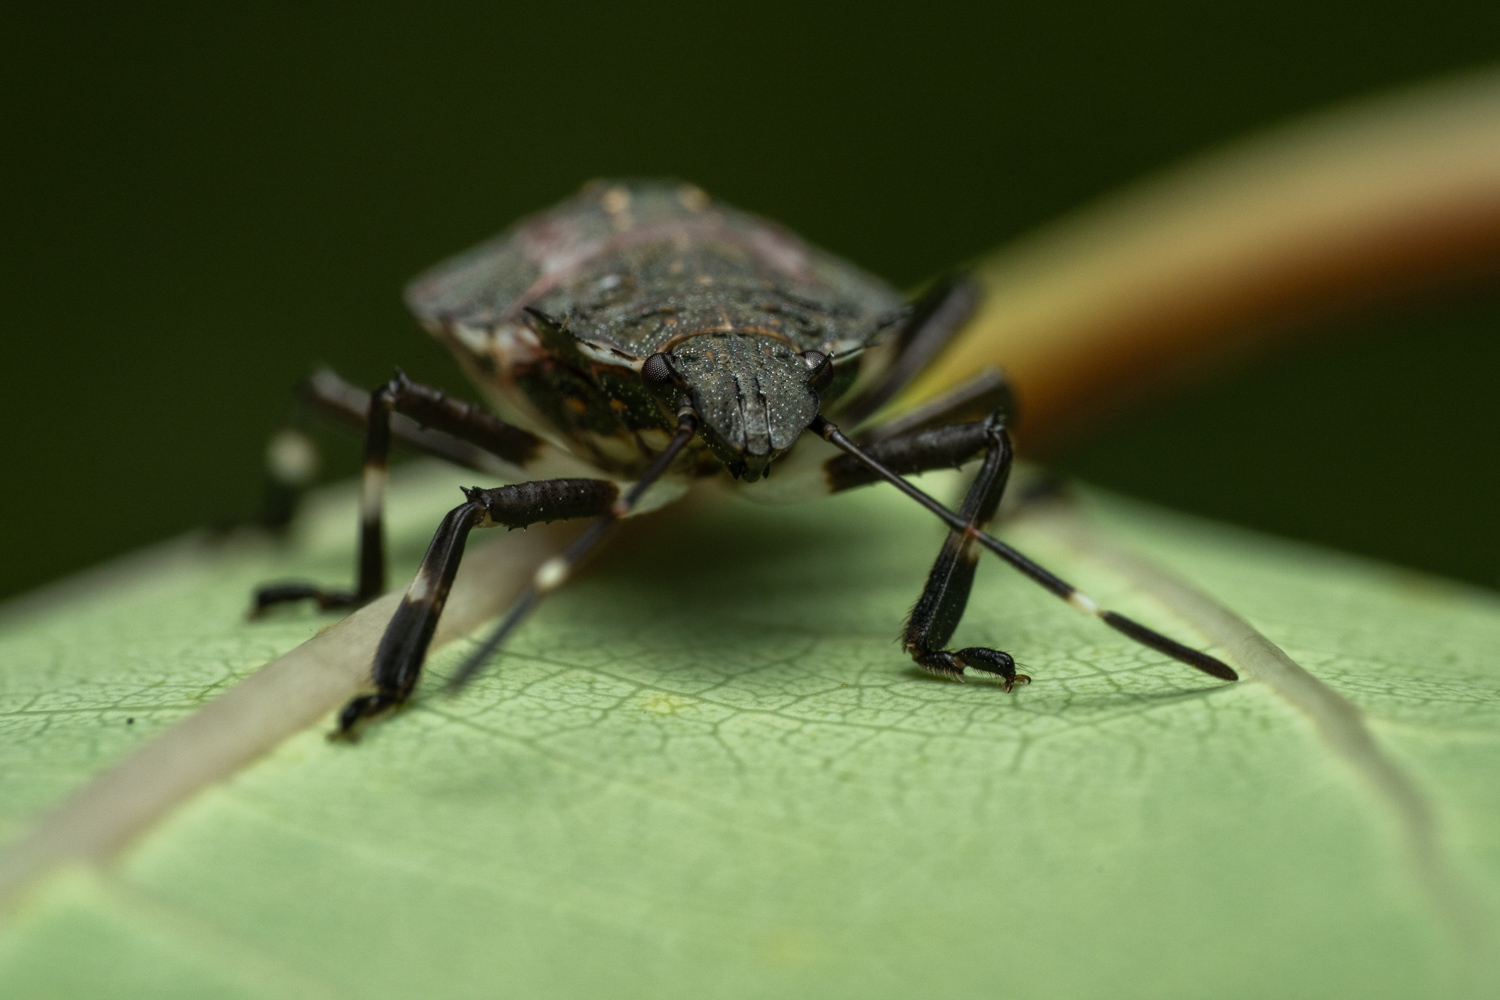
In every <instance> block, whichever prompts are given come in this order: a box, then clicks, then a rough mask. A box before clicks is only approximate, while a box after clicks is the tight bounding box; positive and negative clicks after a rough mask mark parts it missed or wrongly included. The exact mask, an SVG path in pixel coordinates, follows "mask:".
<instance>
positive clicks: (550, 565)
mask: <svg viewBox="0 0 1500 1000" xmlns="http://www.w3.org/2000/svg"><path fill="white" fill-rule="evenodd" d="M697 432H698V417H697V414H695V413H693V411H692V410H684V411H683V412H682V413H680V414H679V415H678V418H677V435H676V437H674V438H672V440H671V441H670V442H669V443H668V444H667V446H666V448H664V449H663V450H662V452H661V454H659V455H657V456H656V458H655V459H654V460H653V461H652V462H651V465H650V466H648V467H647V469H646V471H645V472H644V473H642V474H641V478H640V479H638V480H636V483H635V485H634V486H632V487H631V488H630V490H629V491H627V492H626V494H625V495H624V496H622V497H621V498H620V499H618V500H616V501H615V503H614V507H613V508H612V509H611V510H610V512H609V513H608V514H605V515H603V516H602V517H599V518H596V519H595V520H594V523H593V524H590V525H589V526H588V527H587V528H585V529H584V532H583V534H581V535H579V536H578V537H577V538H575V539H574V540H573V543H572V544H571V545H569V546H568V547H567V548H566V549H564V550H563V551H562V552H561V553H559V554H558V555H555V556H553V557H552V558H551V559H548V560H547V561H546V562H544V563H542V565H541V566H539V567H537V571H536V574H535V575H534V576H532V578H531V584H530V585H529V586H527V588H526V589H525V590H523V591H522V592H521V594H520V596H518V597H517V598H516V599H515V601H514V602H513V603H512V604H511V606H510V608H509V609H508V610H507V611H506V612H505V617H504V618H502V619H501V620H500V624H499V625H497V626H495V630H494V631H493V632H491V633H490V635H489V637H488V638H487V639H485V640H484V642H483V643H482V644H481V645H480V647H479V648H478V649H477V650H475V651H474V653H473V654H472V655H471V656H470V657H469V658H468V659H467V660H465V661H464V662H463V665H462V666H460V667H459V668H458V672H457V673H455V674H454V675H453V677H452V678H451V679H450V680H449V681H448V684H447V685H446V687H445V689H444V690H446V691H448V692H449V693H452V692H455V691H458V690H459V689H460V688H462V687H463V686H464V685H466V684H468V683H469V681H471V680H473V679H474V675H475V674H477V673H478V672H479V669H480V668H481V667H482V666H484V661H485V660H487V659H489V658H490V656H491V655H493V654H494V652H495V650H497V649H499V648H500V645H501V643H503V642H505V639H506V637H507V636H509V635H510V633H511V632H512V631H513V630H514V629H515V627H516V626H517V625H519V624H521V622H522V621H523V620H524V619H525V618H526V616H527V615H528V614H530V613H531V610H532V609H533V608H535V607H536V606H537V604H539V603H540V602H541V599H542V597H543V595H545V594H546V593H547V592H548V591H551V590H555V589H557V588H558V587H559V586H561V585H562V584H563V582H564V581H566V580H567V579H568V577H569V576H571V575H572V574H573V571H574V570H575V569H577V568H578V566H579V564H580V563H582V562H583V560H584V559H586V558H588V556H589V554H590V553H591V552H592V551H593V550H594V548H595V546H597V545H598V544H599V542H600V541H601V540H603V538H604V536H605V535H607V534H609V530H610V529H611V528H613V527H614V526H615V524H616V523H617V522H618V521H619V520H620V519H621V518H623V517H625V516H626V515H628V514H629V513H630V512H631V510H632V509H634V507H635V505H636V504H637V503H639V502H640V499H641V497H643V496H645V494H646V491H647V490H648V489H650V488H651V486H652V484H653V483H655V482H656V481H657V480H658V479H660V478H661V477H662V475H663V474H664V473H665V472H666V471H667V469H669V468H670V467H671V465H672V462H673V460H674V459H676V458H677V456H678V454H679V453H681V451H682V449H684V448H686V447H687V445H688V442H690V441H692V440H693V435H694V434H696V433H697Z"/></svg>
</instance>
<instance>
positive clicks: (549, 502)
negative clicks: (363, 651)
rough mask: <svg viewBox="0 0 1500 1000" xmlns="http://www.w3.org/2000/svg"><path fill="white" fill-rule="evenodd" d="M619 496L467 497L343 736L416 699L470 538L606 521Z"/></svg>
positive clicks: (351, 706)
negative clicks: (502, 530)
mask: <svg viewBox="0 0 1500 1000" xmlns="http://www.w3.org/2000/svg"><path fill="white" fill-rule="evenodd" d="M619 495H620V488H619V486H618V485H617V484H615V483H612V482H609V481H608V480H603V479H549V480H543V481H540V482H534V483H519V484H517V485H514V486H500V487H497V488H495V489H489V490H485V489H478V488H475V489H468V490H464V496H465V498H466V499H465V501H464V503H462V504H460V505H459V506H457V507H455V508H453V510H451V511H449V512H448V515H447V516H446V517H444V518H443V522H442V524H440V525H439V526H438V529H437V532H436V533H435V534H434V535H433V536H432V542H431V544H430V545H428V547H427V554H426V555H425V556H423V557H422V565H421V566H420V567H419V568H418V569H417V575H416V576H415V577H414V578H413V579H412V582H411V585H410V586H408V587H407V588H406V594H405V595H404V596H403V597H402V598H401V603H400V604H399V605H398V606H397V608H396V613H395V615H394V616H393V617H392V618H391V622H390V624H389V625H387V626H386V630H385V634H384V635H383V636H381V639H380V645H379V647H377V649H376V651H375V663H374V666H373V667H372V669H371V676H372V678H373V679H374V681H375V688H376V690H375V693H373V694H368V695H362V696H360V697H358V698H355V699H354V700H352V701H350V702H349V703H348V704H347V705H345V706H344V709H343V711H342V712H340V713H339V732H340V733H347V732H349V731H350V729H352V728H353V727H354V726H355V725H356V724H357V723H358V722H359V721H360V720H361V719H364V718H367V717H369V716H372V715H378V714H380V713H382V712H385V711H388V710H390V709H392V708H395V707H396V706H398V705H400V704H401V703H402V702H404V701H406V699H407V698H408V697H409V696H410V695H411V692H412V688H413V687H415V686H416V683H417V679H418V678H419V677H420V676H421V674H422V661H423V660H424V659H425V658H426V654H427V646H428V645H429V644H430V643H431V642H432V634H433V632H434V630H436V628H437V623H438V618H439V617H440V616H441V615H442V613H443V605H444V604H445V603H446V602H447V600H448V591H449V590H450V589H451V588H452V586H453V578H454V575H455V574H457V572H458V564H459V561H460V560H461V559H462V557H463V551H464V544H465V543H466V542H467V541H468V538H469V532H470V531H472V530H473V529H474V528H490V527H495V526H497V525H505V526H506V527H508V528H523V527H525V526H527V525H529V524H536V523H537V522H539V521H560V520H571V519H574V518H580V517H594V516H597V515H600V514H608V513H609V512H610V511H611V510H613V509H614V507H615V505H616V504H617V503H618V500H619Z"/></svg>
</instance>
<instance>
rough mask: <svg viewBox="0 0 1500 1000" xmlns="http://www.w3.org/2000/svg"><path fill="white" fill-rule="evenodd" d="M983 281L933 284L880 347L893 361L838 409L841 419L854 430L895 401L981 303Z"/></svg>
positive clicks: (964, 276)
mask: <svg viewBox="0 0 1500 1000" xmlns="http://www.w3.org/2000/svg"><path fill="white" fill-rule="evenodd" d="M980 294H981V289H980V286H979V283H978V282H977V281H975V280H974V279H973V278H972V277H970V276H969V275H967V274H959V275H956V276H952V277H949V278H946V279H944V280H941V281H939V282H937V283H935V284H934V285H933V286H932V288H931V289H929V290H928V291H927V292H926V293H925V294H924V295H923V296H922V297H921V298H919V299H918V300H917V301H916V302H914V303H913V304H912V306H911V312H910V314H909V315H908V316H907V318H906V321H905V322H904V323H903V324H902V326H901V329H900V330H899V331H898V332H897V334H896V336H895V338H894V339H893V340H892V341H891V343H890V344H889V345H888V346H885V347H883V348H881V350H882V352H883V353H887V354H889V356H890V357H891V361H890V363H889V365H888V366H887V367H886V369H885V371H883V372H881V373H880V375H879V377H878V378H877V379H876V380H875V381H874V383H872V384H871V385H870V386H869V387H868V388H866V389H864V390H863V391H862V392H860V393H859V395H858V396H857V397H855V398H854V399H852V400H850V401H849V402H847V403H843V404H842V405H841V406H840V407H839V408H838V412H839V417H840V419H841V420H843V421H844V422H845V423H847V424H848V425H849V426H850V427H854V426H857V425H858V424H859V423H861V422H862V421H864V420H866V419H867V418H869V417H870V416H872V415H873V414H874V413H875V412H876V411H877V410H879V409H880V408H881V407H882V406H884V405H885V404H886V403H888V402H890V401H891V399H892V398H894V397H895V395H896V393H898V392H900V391H901V390H902V389H903V388H905V387H906V385H907V384H908V383H909V382H911V380H912V379H913V378H915V377H916V376H917V375H918V374H919V373H920V372H921V371H922V369H924V368H926V367H927V365H928V364H929V363H930V362H931V361H932V359H933V358H935V357H937V355H938V352H940V351H941V350H942V349H943V348H944V347H946V346H947V344H948V341H949V340H950V339H951V338H952V336H953V335H954V334H955V333H956V332H957V331H958V330H960V329H961V328H962V327H963V325H964V323H966V322H968V319H969V317H970V316H971V315H973V313H974V309H975V307H976V306H978V305H979V299H980Z"/></svg>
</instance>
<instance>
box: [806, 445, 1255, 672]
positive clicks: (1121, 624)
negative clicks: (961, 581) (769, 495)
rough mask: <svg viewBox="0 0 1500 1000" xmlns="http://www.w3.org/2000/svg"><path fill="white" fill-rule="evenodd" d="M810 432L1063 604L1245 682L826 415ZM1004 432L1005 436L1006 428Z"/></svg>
mask: <svg viewBox="0 0 1500 1000" xmlns="http://www.w3.org/2000/svg"><path fill="white" fill-rule="evenodd" d="M809 429H810V430H812V431H813V432H815V433H816V434H818V435H820V436H821V437H823V438H824V440H826V441H829V442H831V443H832V444H834V445H835V446H836V447H838V448H840V449H842V450H843V451H844V452H846V453H847V454H848V455H849V456H851V457H852V458H854V459H855V460H856V461H857V462H859V464H861V465H863V466H865V468H867V469H868V470H870V471H871V472H873V473H875V474H876V475H877V476H878V477H879V478H881V479H884V480H885V481H886V482H888V483H890V484H891V485H892V486H895V487H896V488H897V489H898V490H900V491H901V492H902V493H905V494H906V495H907V496H909V497H911V498H912V499H913V500H915V501H917V503H919V504H921V505H922V506H923V507H926V508H927V509H928V510H929V511H931V512H932V513H933V514H935V515H937V517H938V518H939V519H940V520H941V521H942V522H943V523H944V524H946V525H948V527H949V528H951V529H953V530H954V531H958V532H962V533H963V534H964V536H965V537H967V538H972V539H973V540H974V541H976V542H978V543H979V544H980V545H982V546H984V547H985V548H987V549H989V550H990V551H991V552H993V553H995V555H997V556H999V557H1000V558H1001V559H1003V560H1004V561H1006V562H1008V563H1010V564H1011V565H1012V566H1014V567H1015V568H1016V569H1018V570H1020V571H1021V572H1022V573H1023V574H1025V575H1026V576H1027V577H1030V578H1031V580H1033V581H1034V582H1036V583H1038V584H1040V585H1041V586H1042V587H1045V588H1046V589H1047V590H1049V591H1051V592H1052V593H1053V594H1056V595H1057V596H1058V597H1060V598H1062V599H1063V600H1065V601H1067V602H1068V604H1069V605H1071V606H1072V607H1073V608H1074V609H1075V610H1077V611H1080V612H1082V613H1084V614H1087V615H1093V616H1094V617H1096V618H1098V619H1100V620H1101V621H1103V622H1104V623H1105V624H1106V625H1108V626H1109V627H1110V628H1112V629H1114V630H1115V631H1117V632H1120V633H1121V634H1123V635H1126V636H1129V637H1130V638H1131V639H1133V640H1135V641H1136V642H1139V643H1141V644H1142V645H1144V646H1149V647H1151V648H1152V649H1154V650H1156V651H1157V652H1159V653H1164V654H1166V655H1167V656H1170V657H1172V658H1173V659H1174V660H1177V661H1179V662H1181V663H1185V664H1187V665H1188V666H1190V667H1193V668H1195V669H1197V670H1201V671H1203V672H1204V673H1206V674H1210V675H1212V676H1214V677H1218V678H1220V679H1222V680H1227V681H1233V680H1239V675H1238V674H1236V673H1235V672H1234V670H1233V669H1231V668H1230V666H1229V665H1228V664H1226V663H1224V662H1222V661H1221V660H1218V659H1216V658H1215V657H1212V656H1209V655H1208V654H1207V653H1204V652H1201V651H1199V650H1196V649H1193V648H1192V647H1190V646H1184V645H1183V644H1182V643H1180V642H1177V641H1176V640H1175V639H1170V638H1168V637H1167V636H1164V635H1162V634H1161V633H1159V632H1156V631H1154V630H1152V629H1149V628H1147V627H1146V626H1144V625H1142V624H1140V623H1139V622H1137V621H1134V620H1132V619H1130V618H1126V617H1125V616H1124V615H1121V614H1117V613H1116V612H1113V611H1106V610H1104V609H1103V608H1100V607H1099V605H1098V604H1097V603H1096V602H1095V601H1094V600H1093V598H1091V597H1089V596H1088V595H1087V594H1085V593H1083V592H1082V591H1080V590H1078V589H1077V588H1075V587H1074V586H1073V585H1072V584H1070V583H1068V582H1067V581H1065V580H1063V579H1062V578H1061V577H1059V576H1057V575H1056V574H1055V573H1052V572H1051V571H1049V570H1047V569H1045V568H1043V567H1042V566H1040V565H1038V564H1037V563H1035V562H1032V561H1031V560H1030V559H1028V558H1027V557H1026V556H1024V555H1022V554H1021V553H1020V552H1018V551H1016V550H1015V549H1013V548H1011V547H1010V546H1009V545H1006V544H1005V543H1004V542H1002V541H1000V540H999V539H998V538H994V537H992V536H990V535H988V534H986V533H985V532H983V531H981V530H979V529H978V528H977V527H976V526H974V525H972V524H970V523H968V521H967V520H966V519H964V518H963V517H960V516H959V515H958V514H955V513H953V512H952V511H951V510H949V509H948V508H947V507H944V506H943V505H942V504H940V503H938V502H937V501H936V500H934V499H933V498H932V497H931V496H929V495H927V494H926V493H924V492H923V491H922V490H920V489H918V488H917V487H915V486H913V485H912V484H911V483H909V482H907V481H906V480H905V479H903V478H902V477H901V475H900V473H899V471H898V470H897V469H895V468H892V467H889V466H887V465H885V464H883V463H882V462H880V460H879V459H878V458H876V457H875V456H874V455H872V454H870V453H869V452H866V451H865V450H863V449H861V448H860V447H859V446H858V445H856V444H855V443H854V442H853V441H851V440H850V439H849V438H848V436H847V435H845V434H844V432H843V431H841V430H839V429H838V427H837V426H835V425H834V424H832V423H830V422H829V421H828V420H827V418H825V417H822V416H819V417H817V418H816V419H815V420H813V422H812V424H811V426H810V428H809ZM941 429H942V428H939V430H941ZM921 433H924V434H930V433H934V432H930V431H928V432H921ZM1001 433H1002V434H1003V433H1004V431H1003V429H1002V431H1001ZM894 443H895V442H887V445H889V444H894Z"/></svg>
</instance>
